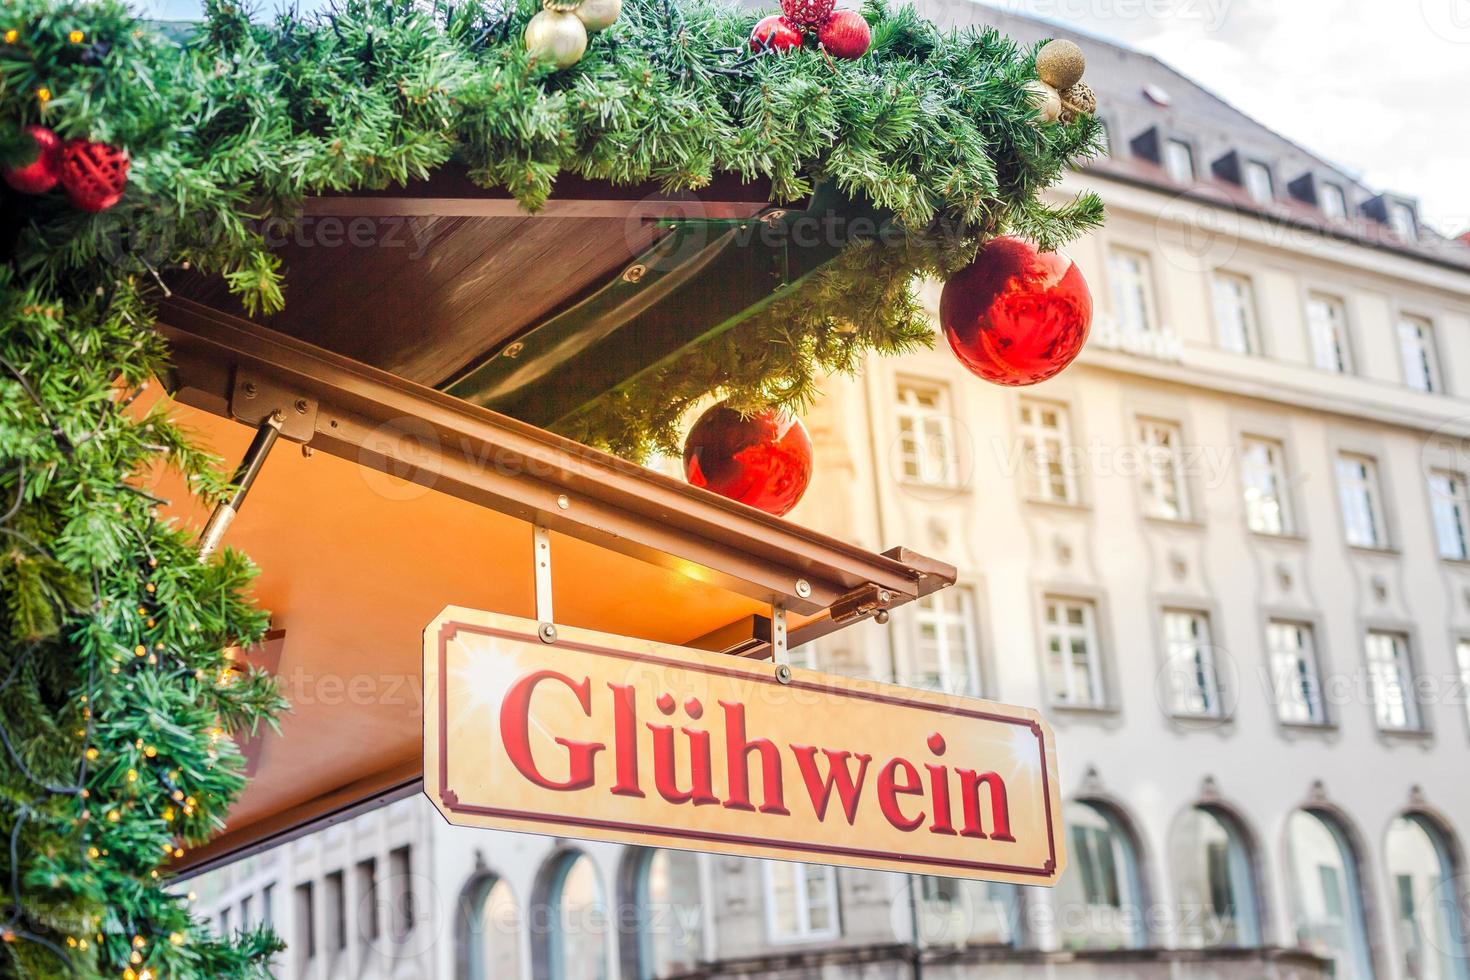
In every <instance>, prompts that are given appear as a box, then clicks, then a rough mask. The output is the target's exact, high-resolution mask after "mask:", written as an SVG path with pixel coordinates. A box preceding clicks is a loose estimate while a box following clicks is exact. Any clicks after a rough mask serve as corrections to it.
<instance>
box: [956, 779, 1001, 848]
mask: <svg viewBox="0 0 1470 980" xmlns="http://www.w3.org/2000/svg"><path fill="white" fill-rule="evenodd" d="M956 771H957V772H958V773H959V774H960V795H961V796H962V797H963V798H964V804H965V827H964V829H963V830H961V831H960V833H961V834H962V835H963V836H965V837H976V838H979V839H980V840H984V839H985V838H986V834H985V831H984V829H983V828H982V827H981V824H980V787H981V786H982V785H984V786H986V787H987V788H989V790H990V816H991V819H992V820H994V821H995V832H994V833H992V834H990V835H989V836H990V839H991V840H998V841H1004V842H1006V843H1012V844H1013V843H1015V840H1016V838H1014V837H1012V836H1011V809H1010V805H1009V804H1008V803H1007V802H1006V784H1005V781H1004V780H1003V779H1001V778H1000V774H999V773H994V772H987V773H984V774H980V775H977V774H976V772H975V770H973V769H958V770H956Z"/></svg>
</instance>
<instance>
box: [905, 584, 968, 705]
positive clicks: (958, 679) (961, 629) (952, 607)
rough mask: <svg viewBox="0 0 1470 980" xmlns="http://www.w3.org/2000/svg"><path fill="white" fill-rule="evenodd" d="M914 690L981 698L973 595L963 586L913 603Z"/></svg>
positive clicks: (941, 591) (912, 681) (932, 594)
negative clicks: (928, 690) (916, 688)
mask: <svg viewBox="0 0 1470 980" xmlns="http://www.w3.org/2000/svg"><path fill="white" fill-rule="evenodd" d="M913 618H914V656H913V665H912V676H911V677H910V678H909V679H908V681H907V683H909V684H910V685H911V686H913V687H926V688H929V689H930V690H934V691H944V692H946V693H949V694H964V695H968V696H970V697H980V695H981V691H980V644H979V641H978V639H977V638H976V635H975V594H974V592H973V591H972V590H971V589H970V588H969V586H965V585H957V586H955V587H954V588H950V589H941V590H939V591H938V592H931V593H929V594H928V595H926V596H924V597H923V598H922V599H920V600H918V601H917V602H916V603H914V613H913Z"/></svg>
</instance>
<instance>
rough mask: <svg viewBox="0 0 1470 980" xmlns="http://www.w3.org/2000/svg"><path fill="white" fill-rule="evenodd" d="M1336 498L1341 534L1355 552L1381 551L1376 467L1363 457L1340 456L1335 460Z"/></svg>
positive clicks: (1384, 544) (1384, 533) (1384, 535)
mask: <svg viewBox="0 0 1470 980" xmlns="http://www.w3.org/2000/svg"><path fill="white" fill-rule="evenodd" d="M1337 495H1338V499H1339V500H1340V501H1341V502H1342V523H1343V530H1344V532H1345V533H1346V535H1347V543H1348V544H1350V545H1352V546H1354V547H1356V548H1384V547H1387V546H1388V534H1387V531H1386V530H1385V528H1384V526H1383V494H1382V493H1381V492H1380V491H1379V489H1378V467H1377V465H1376V464H1375V463H1374V462H1373V460H1372V459H1370V458H1369V457H1367V456H1357V455H1353V454H1351V453H1343V454H1341V455H1340V456H1338V457H1337Z"/></svg>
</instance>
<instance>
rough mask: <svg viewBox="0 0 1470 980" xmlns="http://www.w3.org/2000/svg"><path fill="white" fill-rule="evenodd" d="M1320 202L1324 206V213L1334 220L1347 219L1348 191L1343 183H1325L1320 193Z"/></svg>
mask: <svg viewBox="0 0 1470 980" xmlns="http://www.w3.org/2000/svg"><path fill="white" fill-rule="evenodd" d="M1318 204H1320V205H1321V207H1322V213H1323V214H1325V215H1326V216H1327V217H1329V218H1331V219H1332V220H1334V221H1343V220H1346V218H1347V213H1348V210H1347V192H1346V191H1344V190H1343V189H1342V185H1341V184H1331V183H1324V184H1323V185H1322V190H1321V193H1320V194H1319V195H1318Z"/></svg>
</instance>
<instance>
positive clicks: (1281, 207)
mask: <svg viewBox="0 0 1470 980" xmlns="http://www.w3.org/2000/svg"><path fill="white" fill-rule="evenodd" d="M922 9H923V10H924V12H925V14H926V15H927V16H929V17H930V18H931V19H933V20H934V21H935V22H936V23H938V24H939V25H940V26H941V27H966V26H981V25H989V26H993V27H995V28H997V29H999V30H1000V31H1001V32H1002V33H1003V34H1006V35H1007V36H1009V37H1011V38H1012V39H1014V40H1016V41H1017V42H1018V43H1021V44H1032V43H1035V42H1037V41H1042V40H1045V39H1048V38H1054V37H1064V38H1069V39H1071V40H1073V41H1076V42H1077V43H1078V44H1079V45H1081V47H1082V48H1083V50H1084V51H1085V52H1086V54H1087V59H1088V70H1087V78H1086V81H1087V83H1088V84H1089V85H1090V86H1092V88H1093V89H1094V90H1095V91H1096V92H1097V96H1098V105H1099V109H1098V115H1099V117H1100V118H1101V119H1102V120H1103V122H1104V123H1106V125H1107V127H1108V134H1109V142H1110V143H1111V153H1110V155H1109V156H1107V157H1105V158H1101V159H1098V160H1096V161H1093V162H1092V163H1090V164H1088V165H1087V167H1086V169H1087V170H1088V171H1089V172H1093V173H1098V174H1102V175H1106V176H1109V177H1115V178H1118V179H1120V180H1126V181H1130V182H1133V183H1139V184H1144V185H1147V186H1150V187H1153V188H1155V189H1157V190H1161V191H1165V192H1168V193H1173V194H1178V195H1181V196H1188V197H1190V198H1193V199H1197V200H1201V201H1205V202H1209V203H1213V204H1218V205H1220V206H1224V207H1231V208H1236V209H1238V210H1240V211H1242V212H1249V213H1254V214H1259V215H1261V216H1264V217H1268V218H1271V219H1274V220H1277V221H1280V222H1284V223H1288V224H1292V225H1296V226H1300V227H1305V228H1309V229H1311V230H1313V231H1317V232H1320V233H1322V234H1324V235H1329V236H1333V237H1337V238H1342V239H1347V240H1351V241H1355V242H1358V243H1360V244H1363V245H1365V246H1368V247H1373V248H1383V249H1387V250H1390V251H1394V252H1398V253H1402V254H1407V255H1411V256H1413V257H1416V258H1420V259H1424V260H1427V261H1431V262H1436V263H1439V264H1443V265H1448V266H1451V267H1455V268H1459V269H1470V237H1467V236H1470V233H1467V236H1461V237H1460V238H1447V237H1445V236H1443V235H1440V234H1439V233H1437V232H1435V231H1434V230H1433V229H1431V228H1429V227H1427V226H1425V225H1424V224H1423V223H1422V222H1420V221H1419V220H1418V217H1417V203H1416V202H1415V201H1414V199H1413V198H1412V197H1407V196H1404V195H1399V194H1393V193H1385V192H1383V191H1380V190H1377V189H1374V188H1371V187H1368V186H1367V185H1365V184H1363V183H1362V182H1361V181H1360V180H1358V179H1357V177H1356V176H1354V175H1353V174H1352V173H1350V172H1349V171H1347V170H1345V169H1344V168H1342V167H1340V166H1338V165H1336V164H1333V163H1332V162H1330V161H1328V160H1326V159H1324V158H1323V157H1322V156H1320V155H1319V154H1316V153H1313V152H1312V151H1310V150H1308V149H1305V148H1303V147H1301V146H1299V145H1297V144H1296V143H1294V142H1293V141H1292V140H1291V139H1289V138H1287V137H1285V136H1283V135H1281V134H1280V133H1277V132H1276V131H1274V130H1272V129H1270V128H1269V127H1267V126H1265V125H1263V124H1262V123H1260V122H1259V121H1257V120H1255V119H1253V118H1251V117H1250V116H1248V115H1246V114H1245V113H1244V112H1241V111H1240V110H1239V109H1237V108H1235V107H1234V106H1232V105H1231V104H1230V103H1229V102H1227V101H1226V100H1225V99H1223V98H1221V97H1220V96H1218V95H1216V94H1215V93H1213V92H1211V91H1209V90H1208V89H1206V88H1205V87H1204V86H1202V85H1200V84H1199V83H1198V82H1195V81H1193V80H1191V79H1190V78H1189V77H1188V76H1186V75H1184V74H1183V73H1181V72H1179V71H1177V70H1176V69H1174V68H1172V67H1170V66H1169V65H1168V64H1166V63H1165V62H1163V61H1161V60H1159V59H1158V58H1156V57H1154V56H1153V55H1149V54H1145V53H1143V52H1140V51H1135V50H1133V49H1131V48H1128V47H1125V46H1123V45H1120V44H1118V43H1116V42H1113V41H1109V40H1104V39H1102V38H1099V37H1097V36H1095V35H1092V34H1088V33H1085V32H1082V31H1077V30H1074V29H1071V28H1069V27H1067V26H1065V25H1060V24H1057V23H1054V22H1051V21H1047V20H1042V19H1038V18H1034V17H1030V16H1026V15H1023V14H1017V13H1014V12H1011V11H1008V10H1001V9H998V8H996V7H991V6H987V5H984V4H982V3H976V2H973V0H960V2H945V3H936V2H930V3H926V4H923V5H922ZM1169 140H1179V141H1182V142H1184V143H1186V144H1188V146H1189V147H1190V149H1191V152H1192V155H1193V158H1194V170H1195V174H1196V178H1195V179H1194V180H1193V181H1188V182H1181V181H1178V180H1176V179H1174V178H1173V177H1172V176H1171V175H1170V173H1169V171H1168V170H1167V169H1166V168H1165V166H1164V161H1163V153H1164V147H1165V144H1166V143H1167V142H1168V141H1169ZM1247 161H1250V162H1253V163H1262V164H1265V165H1266V166H1267V167H1269V168H1270V172H1271V178H1272V181H1271V182H1272V189H1273V196H1272V199H1271V200H1270V201H1269V202H1267V203H1262V202H1260V201H1258V200H1257V199H1256V198H1255V197H1253V196H1252V195H1251V193H1250V191H1249V190H1248V189H1247V188H1246V186H1245V177H1244V168H1245V166H1246V162H1247ZM1331 187H1336V188H1340V189H1341V190H1342V191H1343V195H1344V199H1345V203H1346V205H1347V207H1346V213H1345V214H1344V215H1343V216H1342V217H1334V216H1332V215H1331V214H1330V213H1329V212H1328V211H1325V210H1324V209H1323V206H1322V201H1323V200H1324V196H1325V195H1326V194H1327V193H1330V191H1329V190H1328V189H1327V188H1331ZM1398 205H1404V206H1407V208H1409V209H1412V210H1411V211H1409V212H1408V213H1410V214H1412V215H1413V218H1412V221H1411V225H1412V230H1411V231H1409V232H1407V233H1405V232H1404V231H1401V230H1397V229H1396V228H1395V226H1394V224H1393V223H1392V221H1393V214H1392V209H1393V208H1394V207H1395V206H1398Z"/></svg>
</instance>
